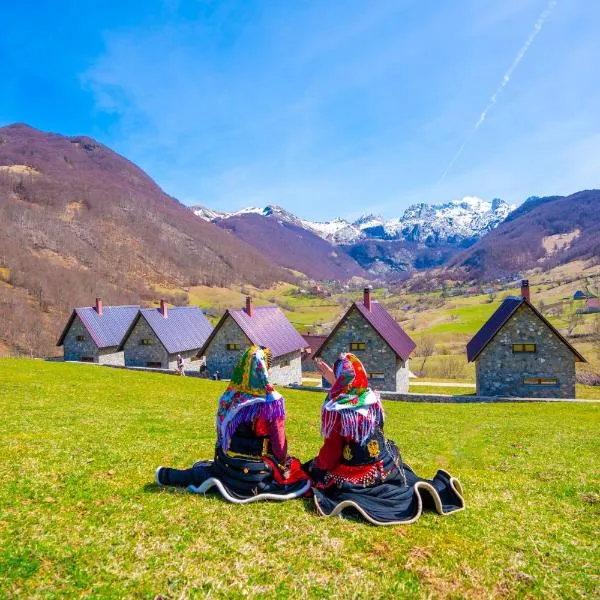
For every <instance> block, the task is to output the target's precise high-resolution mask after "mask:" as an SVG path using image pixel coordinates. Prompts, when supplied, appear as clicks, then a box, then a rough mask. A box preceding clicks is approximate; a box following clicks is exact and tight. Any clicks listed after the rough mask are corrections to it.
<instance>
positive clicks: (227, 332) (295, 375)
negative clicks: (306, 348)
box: [206, 316, 302, 385]
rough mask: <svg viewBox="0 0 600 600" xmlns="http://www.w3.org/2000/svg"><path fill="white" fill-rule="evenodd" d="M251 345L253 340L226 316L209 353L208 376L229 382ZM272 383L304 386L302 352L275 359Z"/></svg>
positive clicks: (207, 350) (271, 373)
mask: <svg viewBox="0 0 600 600" xmlns="http://www.w3.org/2000/svg"><path fill="white" fill-rule="evenodd" d="M227 344H239V346H240V349H239V350H228V349H227ZM250 344H251V342H250V340H249V339H248V338H247V337H246V334H245V333H244V332H243V331H242V329H241V328H240V326H239V325H238V324H237V323H236V322H235V321H234V320H233V318H232V317H230V316H227V318H226V319H225V321H224V322H223V324H222V325H221V327H220V328H219V330H218V331H217V333H216V334H215V336H214V337H213V339H212V341H211V343H210V345H209V346H208V348H207V349H206V368H207V371H208V376H209V377H212V376H213V375H214V374H215V373H216V372H217V371H218V372H219V375H220V377H221V378H222V379H230V378H231V374H232V372H233V368H234V367H235V365H236V364H237V363H238V361H239V360H240V358H242V355H243V354H244V352H245V351H246V350H247V349H248V346H250ZM269 379H270V381H271V383H273V384H274V385H289V384H291V383H298V384H299V383H302V362H301V356H300V350H297V351H295V352H290V353H288V354H284V355H282V356H278V357H277V358H275V359H273V362H272V364H271V369H270V371H269Z"/></svg>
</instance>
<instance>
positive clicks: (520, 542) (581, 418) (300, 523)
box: [0, 360, 600, 598]
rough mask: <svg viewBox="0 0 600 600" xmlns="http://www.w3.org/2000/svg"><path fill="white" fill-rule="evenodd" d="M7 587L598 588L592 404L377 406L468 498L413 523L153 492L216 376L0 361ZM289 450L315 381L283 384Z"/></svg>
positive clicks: (389, 592)
mask: <svg viewBox="0 0 600 600" xmlns="http://www.w3.org/2000/svg"><path fill="white" fill-rule="evenodd" d="M0 381H2V385H1V386H0V409H1V411H2V415H3V417H4V418H3V420H2V422H1V424H0V435H1V438H2V439H1V441H0V444H1V447H2V454H1V455H0V481H1V483H0V589H2V590H3V593H5V594H7V595H8V596H12V595H17V594H21V595H22V596H24V597H35V596H38V597H41V596H43V597H55V598H62V597H65V596H79V595H85V594H91V595H94V596H99V595H102V596H108V597H123V596H145V597H153V596H154V595H156V594H163V595H164V596H168V597H180V596H183V597H186V596H204V595H205V594H207V593H209V592H210V593H211V595H212V597H225V596H228V597H230V596H234V597H236V596H241V595H242V593H243V591H244V590H245V589H249V590H250V591H251V592H252V593H253V595H256V596H261V595H262V596H264V597H287V596H295V597H298V596H301V595H307V596H314V597H322V596H324V595H327V594H332V595H333V594H335V595H336V597H392V596H394V595H395V596H396V597H397V596H406V595H407V594H412V595H435V596H438V597H439V596H444V595H453V596H457V595H460V596H465V595H466V596H475V597H490V596H493V595H507V594H509V595H516V596H530V595H531V596H537V597H575V596H581V595H590V596H591V595H592V594H593V591H594V589H596V590H597V589H598V585H599V584H600V581H599V569H598V562H597V554H595V543H596V542H595V540H596V538H595V535H596V534H597V521H598V503H599V502H600V490H599V480H598V476H597V467H598V463H597V459H598V453H599V451H600V442H599V440H598V435H597V432H598V428H599V426H600V405H596V404H587V405H586V404H581V405H568V404H552V405H544V404H527V405H507V404H502V405H450V404H448V405H433V404H427V405H425V404H424V405H419V404H401V403H387V404H386V411H387V433H388V435H389V436H390V437H392V438H395V439H396V441H397V442H398V444H399V446H400V448H401V451H402V453H403V457H404V459H405V460H406V461H407V462H408V463H409V464H411V466H413V467H414V468H415V469H416V470H417V472H419V473H422V474H423V475H427V476H431V475H433V473H434V472H435V469H436V468H437V467H442V468H445V469H448V470H449V471H450V472H451V473H453V474H455V475H457V476H459V477H460V479H461V482H462V483H463V485H464V488H465V490H466V499H467V503H468V508H467V510H466V511H464V512H461V513H459V514H456V515H453V516H450V517H446V518H441V517H439V516H436V515H432V514H426V515H425V516H424V517H423V518H422V519H421V520H420V521H419V522H418V523H417V524H414V525H411V526H406V527H391V528H374V527H372V526H370V525H367V524H365V523H362V522H353V521H351V520H348V519H337V518H333V519H322V518H318V517H316V516H315V514H314V513H313V512H312V510H311V508H310V503H309V502H305V501H293V502H288V503H286V504H276V503H269V504H266V503H265V504H257V505H254V506H253V505H250V506H245V507H240V506H232V505H229V504H226V503H224V502H222V501H221V500H219V499H218V498H216V497H209V498H203V497H196V496H192V495H188V494H186V493H181V492H177V491H168V490H157V489H156V488H155V486H154V485H152V484H151V481H152V478H153V470H154V468H155V466H156V465H158V464H172V465H181V466H186V465H189V464H190V463H191V462H192V461H194V460H195V459H197V458H200V457H209V456H210V455H211V453H212V449H213V443H214V437H213V436H214V433H213V415H214V407H215V401H216V398H217V396H218V394H219V393H220V391H221V390H222V388H223V384H222V383H220V382H206V381H199V380H194V379H191V378H187V379H180V378H175V377H168V376H163V375H151V374H145V373H133V372H126V371H117V370H111V369H108V368H103V367H93V366H80V365H65V364H59V363H57V364H51V363H42V362H39V361H25V360H2V361H0ZM286 397H287V407H288V436H289V440H290V449H291V451H292V452H294V453H295V454H297V455H299V456H300V457H301V458H303V459H305V458H308V457H309V456H311V455H313V454H314V453H315V452H316V451H317V450H318V448H319V443H320V439H319V434H318V416H319V407H320V403H321V400H322V398H321V396H320V395H319V394H310V393H307V392H291V391H289V392H287V394H286Z"/></svg>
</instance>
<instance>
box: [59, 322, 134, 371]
mask: <svg viewBox="0 0 600 600" xmlns="http://www.w3.org/2000/svg"><path fill="white" fill-rule="evenodd" d="M78 337H82V338H83V340H78V339H77V338H78ZM63 352H64V360H77V361H82V362H94V363H98V364H100V365H124V364H125V357H124V354H123V352H118V351H117V349H116V348H98V346H96V342H94V340H93V339H92V336H91V335H90V334H89V332H88V330H87V329H86V328H85V325H84V324H83V323H82V321H81V319H80V318H79V317H77V316H76V317H75V319H73V323H72V324H71V327H70V328H69V331H68V332H67V335H66V336H65V339H64V343H63ZM90 359H91V360H90Z"/></svg>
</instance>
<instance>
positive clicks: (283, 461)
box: [156, 346, 311, 503]
mask: <svg viewBox="0 0 600 600" xmlns="http://www.w3.org/2000/svg"><path fill="white" fill-rule="evenodd" d="M268 355H269V351H268V350H267V349H263V348H259V347H258V346H251V347H250V348H249V349H248V350H247V351H246V352H245V353H244V355H243V356H242V358H241V359H240V361H239V363H238V364H237V366H236V367H235V369H234V370H233V374H232V376H231V382H230V385H229V387H228V388H227V389H226V390H225V393H224V394H223V395H222V396H221V398H220V399H219V406H218V409H217V423H216V426H217V443H216V448H215V457H214V460H213V461H199V462H197V463H196V464H195V465H194V466H193V467H192V468H191V469H185V470H178V469H170V468H166V467H159V468H158V469H157V471H156V482H157V483H158V484H159V485H172V486H178V487H187V489H188V490H189V491H191V492H194V493H198V494H203V493H205V492H207V491H208V490H209V489H211V488H213V487H216V488H217V489H218V491H219V492H220V493H221V494H222V496H223V497H224V498H225V499H226V500H229V501H230V502H235V503H247V502H253V501H255V500H289V499H292V498H297V497H299V496H302V495H303V494H305V493H306V492H307V491H309V489H310V485H311V484H310V479H309V478H308V476H307V475H306V474H305V473H304V472H303V471H302V467H301V465H300V462H299V461H298V460H297V459H296V458H292V457H289V456H288V454H287V440H286V436H285V406H284V401H283V397H282V396H281V394H280V393H279V392H277V391H276V390H275V389H274V388H273V386H272V385H271V384H270V383H269V375H268V366H267V362H268Z"/></svg>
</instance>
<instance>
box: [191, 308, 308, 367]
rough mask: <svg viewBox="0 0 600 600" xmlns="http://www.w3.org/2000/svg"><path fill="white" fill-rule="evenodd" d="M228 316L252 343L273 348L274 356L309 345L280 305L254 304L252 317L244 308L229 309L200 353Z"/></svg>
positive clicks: (204, 348) (202, 351)
mask: <svg viewBox="0 0 600 600" xmlns="http://www.w3.org/2000/svg"><path fill="white" fill-rule="evenodd" d="M227 316H231V318H232V319H233V320H234V321H235V322H236V323H237V324H238V325H239V326H240V328H241V329H242V331H243V332H244V333H245V334H246V336H247V338H248V339H249V340H250V342H251V343H252V344H256V345H257V346H266V347H267V348H269V349H270V350H271V352H272V355H273V357H277V356H282V355H283V354H288V353H289V352H295V351H296V350H302V348H306V347H307V343H306V341H305V340H304V338H303V337H302V336H301V335H300V334H299V333H298V332H297V331H296V330H295V329H294V326H293V325H292V324H291V323H290V322H289V321H288V319H287V317H286V316H285V315H284V314H283V312H282V311H281V309H280V308H279V307H277V306H254V307H253V308H252V316H251V317H249V316H248V313H246V311H245V310H243V309H240V310H232V309H230V310H227V311H226V313H225V314H224V315H223V318H222V319H221V320H220V321H219V323H218V325H217V326H216V327H215V329H214V331H213V333H212V335H211V336H210V337H209V338H208V339H207V340H206V343H205V344H204V347H203V348H202V349H201V351H200V353H205V352H206V349H207V348H208V346H209V344H210V342H211V341H212V338H213V336H214V335H215V334H216V333H217V331H218V330H219V328H220V327H221V325H222V324H223V323H224V322H225V320H226V319H227Z"/></svg>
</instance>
